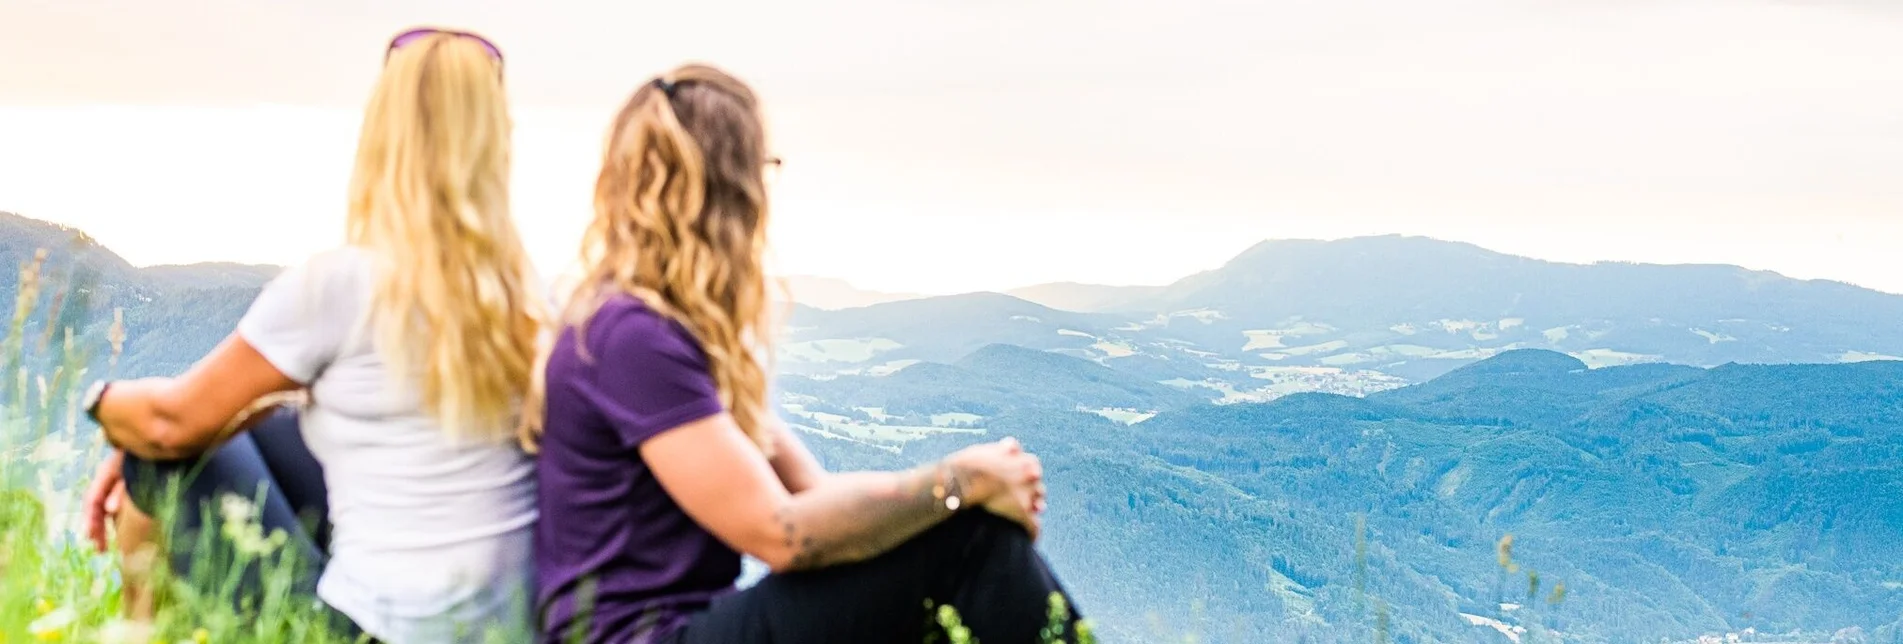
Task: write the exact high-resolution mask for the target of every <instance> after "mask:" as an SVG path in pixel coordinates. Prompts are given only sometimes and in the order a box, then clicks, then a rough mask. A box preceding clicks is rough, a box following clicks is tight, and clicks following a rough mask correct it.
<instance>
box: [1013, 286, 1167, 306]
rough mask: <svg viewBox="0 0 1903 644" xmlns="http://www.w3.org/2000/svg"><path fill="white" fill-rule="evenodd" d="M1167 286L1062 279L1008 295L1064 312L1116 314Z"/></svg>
mask: <svg viewBox="0 0 1903 644" xmlns="http://www.w3.org/2000/svg"><path fill="white" fill-rule="evenodd" d="M1166 289H1167V287H1163V286H1106V285H1102V284H1078V283H1074V282H1060V283H1055V284H1039V285H1036V286H1026V287H1024V288H1017V289H1012V290H1010V291H1006V294H1008V295H1011V296H1013V297H1018V298H1022V299H1025V300H1029V301H1032V302H1036V303H1038V304H1042V305H1044V306H1048V307H1051V308H1053V309H1058V310H1063V311H1078V312H1082V313H1113V312H1118V311H1124V310H1126V309H1127V307H1129V306H1130V305H1131V304H1132V303H1135V302H1140V301H1143V300H1146V299H1149V298H1153V297H1156V296H1159V295H1162V294H1163V293H1164V292H1165V291H1166Z"/></svg>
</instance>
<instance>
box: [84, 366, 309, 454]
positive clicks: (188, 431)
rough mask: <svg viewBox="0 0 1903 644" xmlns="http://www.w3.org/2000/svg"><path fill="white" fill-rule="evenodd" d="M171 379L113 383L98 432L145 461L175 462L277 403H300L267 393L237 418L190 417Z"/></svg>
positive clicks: (296, 395) (295, 396) (296, 397)
mask: <svg viewBox="0 0 1903 644" xmlns="http://www.w3.org/2000/svg"><path fill="white" fill-rule="evenodd" d="M176 386H177V381H176V380H173V379H171V378H144V379H140V380H125V381H120V382H116V383H113V385H112V387H111V388H110V389H108V390H107V392H106V396H105V397H104V398H102V399H101V400H100V404H99V420H100V427H101V429H103V430H104V431H105V434H106V440H107V441H108V442H110V443H111V444H112V445H114V446H117V447H119V448H121V449H123V450H124V451H126V452H129V453H131V454H133V455H135V456H139V457H141V458H149V459H179V458H185V457H189V456H196V455H198V454H200V453H203V452H204V451H205V450H206V449H208V448H210V447H211V446H212V445H214V444H217V443H218V442H219V440H220V439H222V438H224V437H226V436H229V435H230V434H232V433H234V432H238V431H243V430H245V429H248V428H249V426H250V424H252V423H254V422H256V421H257V420H259V419H261V418H263V417H264V416H265V415H266V414H264V413H262V412H265V411H268V410H269V409H271V408H273V407H276V406H278V405H281V404H296V403H298V402H301V401H302V394H301V392H286V393H280V394H270V395H267V396H265V397H263V398H259V399H258V400H256V401H254V402H252V403H251V404H250V405H248V406H246V407H245V409H244V410H243V411H240V412H239V413H238V414H237V415H236V416H233V417H229V418H217V417H216V416H222V414H217V415H213V416H206V415H205V414H196V416H203V417H199V418H194V417H193V416H194V415H193V414H186V413H184V412H183V407H184V405H185V404H186V403H181V402H179V401H178V392H177V391H175V390H174V388H175V387H176Z"/></svg>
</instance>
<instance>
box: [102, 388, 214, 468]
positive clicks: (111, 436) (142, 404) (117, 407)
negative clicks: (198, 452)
mask: <svg viewBox="0 0 1903 644" xmlns="http://www.w3.org/2000/svg"><path fill="white" fill-rule="evenodd" d="M171 383H172V380H171V379H170V378H142V379H139V380H122V381H119V382H115V383H113V384H112V387H111V388H110V389H108V390H106V395H105V397H104V398H102V399H101V400H100V403H99V426H100V429H101V430H103V431H104V432H105V435H106V441H107V442H109V443H111V444H112V445H113V446H115V447H118V448H119V449H121V450H124V451H126V452H128V453H130V454H133V455H135V456H138V457H141V458H151V459H174V458H182V457H184V456H189V455H190V450H191V447H192V445H191V444H190V443H191V442H192V441H190V440H189V436H188V435H189V434H190V432H188V431H184V428H182V427H181V426H180V424H179V422H178V418H176V417H174V416H173V415H171V414H167V413H165V412H164V410H165V405H163V404H161V403H160V401H161V400H162V399H163V398H164V396H165V395H166V389H167V388H168V387H169V386H170V385H171Z"/></svg>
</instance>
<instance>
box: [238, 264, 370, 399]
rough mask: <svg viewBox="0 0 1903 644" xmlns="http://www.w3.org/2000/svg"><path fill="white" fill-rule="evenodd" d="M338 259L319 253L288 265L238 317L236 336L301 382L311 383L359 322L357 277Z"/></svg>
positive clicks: (287, 374)
mask: <svg viewBox="0 0 1903 644" xmlns="http://www.w3.org/2000/svg"><path fill="white" fill-rule="evenodd" d="M338 259H339V258H337V257H334V256H323V255H320V256H318V257H315V258H312V259H311V260H310V261H308V262H305V263H303V264H300V265H297V266H294V267H291V268H288V269H285V271H284V272H283V273H281V274H279V275H278V276H277V278H275V279H273V280H271V282H270V283H269V284H266V285H265V287H264V290H263V291H260V292H259V293H258V298H257V299H256V300H253V301H252V302H251V308H250V309H249V310H247V311H246V312H245V314H244V317H243V318H241V319H240V320H238V336H239V337H241V338H244V341H245V342H246V343H248V344H250V345H251V347H252V348H253V349H256V350H257V351H258V353H260V354H263V355H264V359H265V360H266V361H268V362H270V363H271V365H272V366H274V367H277V369H278V371H280V372H283V373H284V375H285V376H287V377H289V378H290V379H291V380H294V381H297V383H298V384H302V385H309V384H311V381H312V380H315V379H316V378H317V375H318V374H319V373H321V372H322V371H323V370H324V367H326V366H329V365H330V363H331V362H332V361H334V360H336V359H337V355H338V353H339V351H340V350H341V348H342V345H343V343H344V339H345V338H346V337H347V335H348V334H349V333H350V329H351V327H352V326H353V325H354V324H356V322H357V320H356V319H355V311H356V309H357V307H355V306H351V304H353V303H354V302H353V300H354V298H352V297H351V296H352V295H353V293H351V292H350V291H351V290H352V286H353V283H352V282H353V279H354V277H355V276H354V275H350V274H348V273H349V271H348V269H349V268H351V267H350V265H349V264H348V263H346V262H340V261H338Z"/></svg>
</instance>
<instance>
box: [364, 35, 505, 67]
mask: <svg viewBox="0 0 1903 644" xmlns="http://www.w3.org/2000/svg"><path fill="white" fill-rule="evenodd" d="M435 34H447V35H450V36H455V37H457V38H468V39H470V40H474V41H476V44H479V45H482V48H483V50H484V51H487V52H489V55H490V56H491V57H493V58H495V59H496V64H497V65H501V64H502V50H501V49H499V48H497V47H496V44H495V43H492V42H489V39H488V38H484V37H482V36H478V35H476V34H472V33H469V32H467V31H451V30H448V29H436V28H432V27H422V28H418V29H411V30H409V31H405V32H403V33H400V34H397V35H396V37H395V38H391V39H390V47H389V48H388V49H385V50H383V59H384V60H386V61H387V60H389V59H390V54H393V53H396V50H398V49H402V48H403V47H404V46H406V45H409V44H410V43H413V42H416V41H419V40H422V39H424V38H428V37H430V36H432V35H435Z"/></svg>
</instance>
